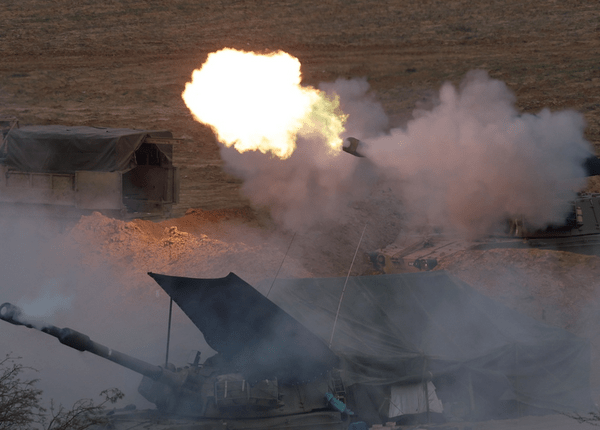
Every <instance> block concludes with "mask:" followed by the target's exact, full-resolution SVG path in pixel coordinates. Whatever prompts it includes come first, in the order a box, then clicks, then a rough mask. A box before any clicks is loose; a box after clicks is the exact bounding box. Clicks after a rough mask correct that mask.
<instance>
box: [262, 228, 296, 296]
mask: <svg viewBox="0 0 600 430" xmlns="http://www.w3.org/2000/svg"><path fill="white" fill-rule="evenodd" d="M295 237H296V233H294V235H293V236H292V240H290V244H289V245H288V247H287V250H286V251H285V255H284V256H283V260H281V264H280V265H279V269H277V273H275V277H274V278H273V282H271V286H270V287H269V291H268V292H267V295H266V296H265V297H269V294H270V293H271V290H272V289H273V285H275V280H276V279H277V276H278V275H279V271H280V270H281V268H282V267H283V262H284V261H285V257H287V255H288V252H289V251H290V248H291V247H292V242H293V241H294V238H295Z"/></svg>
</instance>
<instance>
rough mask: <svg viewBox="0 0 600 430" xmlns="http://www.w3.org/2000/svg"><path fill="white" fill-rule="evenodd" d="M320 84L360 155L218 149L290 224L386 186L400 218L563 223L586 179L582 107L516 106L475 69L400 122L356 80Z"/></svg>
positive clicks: (474, 227)
mask: <svg viewBox="0 0 600 430" xmlns="http://www.w3.org/2000/svg"><path fill="white" fill-rule="evenodd" d="M320 89H322V90H323V91H325V92H327V93H329V94H332V95H333V94H337V95H338V96H339V100H340V107H341V109H342V111H344V112H345V113H346V114H348V120H347V123H346V132H345V134H344V136H343V137H349V136H353V137H356V138H359V139H361V140H362V142H363V144H364V146H362V147H359V152H362V154H363V155H365V156H366V158H363V159H359V158H355V157H352V156H350V155H349V154H346V153H342V152H340V153H337V154H331V153H328V152H326V151H324V150H323V149H321V148H323V147H324V145H323V144H322V142H318V140H316V139H312V140H311V139H306V138H304V139H299V140H298V142H297V150H296V152H295V153H294V154H293V155H292V156H291V157H290V158H289V159H288V160H279V159H275V158H271V157H269V156H265V155H264V154H258V153H245V154H239V153H237V152H235V151H231V150H227V149H223V150H222V156H223V158H224V160H225V161H226V165H227V166H228V168H229V169H230V170H231V171H232V173H234V174H236V175H238V176H240V177H241V178H243V179H244V185H243V191H244V193H245V194H246V195H247V196H248V197H249V198H250V199H251V200H252V201H253V202H254V204H256V205H259V206H268V207H269V208H270V210H271V212H272V214H273V216H274V218H275V219H276V220H277V221H278V222H279V223H281V224H282V225H283V226H285V227H287V228H290V229H294V230H299V229H303V228H308V227H310V226H312V225H314V224H315V223H317V222H320V221H323V220H340V219H341V218H343V217H344V216H345V214H346V213H347V212H348V207H349V205H352V204H353V203H357V202H361V201H365V199H366V198H367V197H368V196H372V195H373V193H374V192H375V190H381V189H383V188H385V189H386V190H389V191H391V193H387V194H386V199H387V201H378V202H377V204H378V205H381V207H382V208H383V207H384V206H386V205H396V204H398V203H401V205H402V210H403V212H404V214H405V217H406V223H407V225H406V227H411V228H414V227H418V226H436V227H443V228H445V229H448V230H454V231H456V232H460V233H462V234H465V235H470V236H474V235H479V234H484V233H490V232H493V231H494V230H495V229H498V228H499V227H500V226H504V223H505V221H506V219H507V218H509V217H524V218H525V219H526V220H527V221H528V222H529V223H530V224H532V225H533V226H535V227H543V226H545V225H548V224H550V223H562V222H564V220H565V217H566V215H567V214H568V211H569V209H570V203H569V201H570V199H572V198H573V197H575V195H576V192H577V191H578V190H580V189H581V188H583V186H585V178H584V176H585V173H584V169H583V167H582V163H583V161H584V160H585V158H586V157H587V156H589V154H590V153H592V150H591V147H590V145H589V143H588V142H587V141H586V140H585V139H584V137H583V131H584V128H585V122H584V120H583V116H582V115H581V114H579V113H577V112H574V111H568V110H567V111H560V112H551V111H550V110H548V109H544V110H542V111H541V112H539V113H537V114H520V113H519V111H518V110H517V108H516V107H515V101H516V97H515V95H514V94H513V93H512V92H511V91H510V90H509V89H508V87H507V86H506V85H505V84H504V83H503V82H501V81H498V80H495V79H491V78H490V77H489V76H488V74H487V73H486V72H484V71H473V72H470V73H468V74H467V76H466V77H465V78H464V80H463V81H462V83H461V84H460V85H459V86H458V87H455V86H454V85H452V84H450V83H446V84H444V85H443V86H442V87H441V89H440V91H439V98H438V100H437V101H436V103H435V105H434V107H433V108H431V109H429V110H425V109H417V110H415V111H414V112H413V117H412V119H411V120H409V121H408V122H407V124H406V125H405V126H404V127H401V128H394V129H389V127H388V118H387V116H386V115H385V113H384V110H383V108H382V106H381V105H380V104H379V103H378V102H377V101H376V99H375V98H374V96H373V94H372V93H371V92H370V90H369V86H368V83H367V82H366V80H364V79H353V80H338V81H336V82H334V83H327V84H322V85H321V86H320Z"/></svg>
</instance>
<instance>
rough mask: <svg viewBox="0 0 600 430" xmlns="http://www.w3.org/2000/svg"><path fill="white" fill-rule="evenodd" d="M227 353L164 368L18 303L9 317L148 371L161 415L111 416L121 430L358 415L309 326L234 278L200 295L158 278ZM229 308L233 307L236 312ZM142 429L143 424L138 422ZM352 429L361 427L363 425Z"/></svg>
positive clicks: (284, 423)
mask: <svg viewBox="0 0 600 430" xmlns="http://www.w3.org/2000/svg"><path fill="white" fill-rule="evenodd" d="M150 275H151V276H152V277H153V278H154V279H155V280H156V281H157V282H158V283H159V285H161V287H162V288H163V289H164V290H165V291H166V292H167V293H168V294H169V295H171V297H172V298H173V299H174V301H175V302H177V303H178V304H179V305H180V307H181V308H182V310H183V311H184V312H185V313H186V314H187V315H188V316H189V317H190V319H191V320H192V321H193V322H194V324H195V325H196V326H197V327H198V328H199V329H200V330H201V331H202V332H203V334H204V337H205V339H206V341H207V343H208V344H209V345H210V346H211V347H212V348H213V349H215V350H216V351H218V353H217V354H216V355H214V356H212V357H210V358H208V359H207V360H205V361H204V362H203V363H201V362H200V354H199V353H198V354H197V355H196V359H195V360H194V361H193V363H190V364H188V365H187V366H183V367H175V366H173V365H172V364H170V363H166V364H165V365H164V366H156V365H152V364H149V363H146V362H144V361H142V360H139V359H137V358H134V357H131V356H129V355H126V354H124V353H121V352H118V351H115V350H112V349H110V348H108V347H106V346H104V345H101V344H99V343H97V342H94V341H92V340H91V339H90V338H89V337H88V336H86V335H85V334H83V333H80V332H78V331H75V330H72V329H70V328H59V327H56V326H54V325H51V324H46V323H43V322H40V321H35V320H31V319H29V318H27V317H26V316H24V315H23V313H22V311H21V310H20V309H19V308H18V307H16V306H14V305H12V304H10V303H4V304H3V305H2V306H0V319H2V320H4V321H6V322H9V323H11V324H14V325H21V326H26V327H29V328H36V329H38V330H40V331H42V332H44V333H46V334H48V335H50V336H53V337H56V338H57V339H58V340H59V341H60V342H61V343H62V344H64V345H66V346H69V347H71V348H74V349H76V350H78V351H87V352H90V353H92V354H95V355H97V356H99V357H102V358H105V359H107V360H110V361H112V362H114V363H116V364H119V365H121V366H124V367H127V368H129V369H131V370H133V371H134V372H137V373H139V374H141V375H143V379H142V381H141V383H140V385H139V387H138V392H139V393H140V394H141V395H142V396H143V397H144V398H145V399H147V400H148V401H150V402H151V403H153V404H154V405H156V409H155V410H148V411H134V412H131V411H126V412H123V413H114V414H112V415H111V416H110V427H109V428H111V429H116V430H120V429H130V428H132V427H131V426H132V425H133V424H135V425H138V426H140V428H148V429H170V430H183V429H185V430H192V429H194V430H195V429H198V430H200V429H201V430H224V429H230V430H241V429H257V430H259V429H260V430H262V429H267V428H268V429H289V430H299V429H306V428H310V429H317V430H318V429H323V430H329V429H340V430H341V429H346V428H347V427H348V425H349V420H348V419H345V418H347V417H348V416H349V415H350V414H352V412H351V411H349V410H348V409H347V408H346V407H345V404H344V402H343V400H344V396H345V393H344V386H343V383H342V381H341V379H340V376H339V372H338V371H336V365H337V357H336V356H335V355H334V354H333V353H332V352H331V351H330V350H329V349H328V348H327V346H326V345H325V344H324V343H323V342H322V341H321V340H320V339H319V338H317V337H316V336H315V335H313V334H312V333H311V332H310V331H308V329H306V328H304V326H302V325H301V324H300V323H298V322H297V321H296V320H295V319H293V318H292V317H291V316H289V315H288V314H287V313H285V312H284V311H283V310H281V309H280V308H279V307H277V306H276V305H275V304H273V303H272V302H270V301H269V300H268V299H266V298H265V297H264V296H262V295H261V294H260V293H258V291H256V290H254V289H253V288H252V287H250V286H249V285H248V284H246V283H245V282H244V281H242V280H241V279H240V278H238V277H237V276H236V275H234V274H230V275H229V276H228V277H227V278H225V279H226V281H227V282H228V283H229V284H230V286H229V287H223V286H222V285H221V284H220V280H213V281H208V283H207V284H206V285H205V286H204V288H202V291H201V292H200V293H198V291H196V293H195V295H194V296H193V297H192V299H190V295H189V294H188V287H189V285H188V283H189V281H190V279H188V278H178V277H170V276H165V275H158V274H150ZM222 303H227V306H225V305H223V304H222ZM132 423H133V424H132ZM350 427H351V428H355V429H360V428H361V427H356V425H354V426H353V425H350Z"/></svg>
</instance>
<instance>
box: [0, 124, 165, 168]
mask: <svg viewBox="0 0 600 430" xmlns="http://www.w3.org/2000/svg"><path fill="white" fill-rule="evenodd" d="M146 136H150V137H160V138H172V137H173V135H172V134H171V132H170V131H153V130H132V129H125V128H100V127H85V126H75V127H67V126H63V125H46V126H25V127H21V128H15V129H13V130H11V132H10V133H9V134H8V136H7V143H6V147H5V151H6V164H7V165H8V166H10V167H13V168H15V169H17V170H21V171H25V172H49V173H74V172H76V171H101V172H125V171H128V170H130V169H132V168H134V167H135V166H136V162H135V156H134V154H135V151H136V150H137V149H138V148H139V146H140V145H141V144H142V142H143V140H144V138H145V137H146Z"/></svg>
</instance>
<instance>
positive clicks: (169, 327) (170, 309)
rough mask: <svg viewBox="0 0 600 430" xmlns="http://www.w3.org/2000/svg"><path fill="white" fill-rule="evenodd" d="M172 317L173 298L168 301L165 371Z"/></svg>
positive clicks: (167, 362) (167, 361)
mask: <svg viewBox="0 0 600 430" xmlns="http://www.w3.org/2000/svg"><path fill="white" fill-rule="evenodd" d="M172 315H173V298H172V297H171V300H170V301H169V326H168V329H167V354H166V357H165V369H166V368H167V365H168V364H169V342H170V341H171V317H172Z"/></svg>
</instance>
